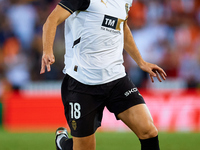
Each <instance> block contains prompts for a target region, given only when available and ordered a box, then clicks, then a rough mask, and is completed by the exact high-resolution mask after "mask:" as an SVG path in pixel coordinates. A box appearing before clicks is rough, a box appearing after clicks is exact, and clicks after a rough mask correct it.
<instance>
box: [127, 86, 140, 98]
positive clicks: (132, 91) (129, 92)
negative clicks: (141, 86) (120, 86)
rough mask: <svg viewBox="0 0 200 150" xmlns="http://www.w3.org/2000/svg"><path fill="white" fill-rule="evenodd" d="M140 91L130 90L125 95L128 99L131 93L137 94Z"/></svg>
mask: <svg viewBox="0 0 200 150" xmlns="http://www.w3.org/2000/svg"><path fill="white" fill-rule="evenodd" d="M137 91H138V89H137V88H132V89H130V90H128V91H127V92H125V93H124V95H125V96H126V97H127V96H129V95H130V94H131V93H134V92H137Z"/></svg>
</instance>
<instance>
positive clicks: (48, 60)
mask: <svg viewBox="0 0 200 150" xmlns="http://www.w3.org/2000/svg"><path fill="white" fill-rule="evenodd" d="M54 62H55V57H54V55H53V54H45V53H43V55H42V62H41V70H40V74H43V73H45V67H46V68H47V71H48V72H49V71H51V65H52V64H53V63H54Z"/></svg>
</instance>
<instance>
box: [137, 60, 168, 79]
mask: <svg viewBox="0 0 200 150" xmlns="http://www.w3.org/2000/svg"><path fill="white" fill-rule="evenodd" d="M140 68H141V69H142V70H143V71H145V72H147V73H149V76H150V78H151V81H152V82H154V79H153V77H157V79H158V81H160V82H162V80H161V78H162V79H163V80H166V76H167V74H166V73H165V71H164V70H163V69H162V68H160V67H159V66H157V65H155V64H151V63H148V62H144V63H143V64H142V65H141V66H140ZM160 76H161V78H160Z"/></svg>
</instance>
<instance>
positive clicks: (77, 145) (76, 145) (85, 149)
mask: <svg viewBox="0 0 200 150" xmlns="http://www.w3.org/2000/svg"><path fill="white" fill-rule="evenodd" d="M95 148H96V139H95V134H92V135H90V136H86V137H73V150H95Z"/></svg>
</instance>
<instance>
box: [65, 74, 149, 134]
mask: <svg viewBox="0 0 200 150" xmlns="http://www.w3.org/2000/svg"><path fill="white" fill-rule="evenodd" d="M61 92H62V101H63V105H64V108H65V116H66V119H67V122H68V125H69V127H70V129H71V135H72V136H75V137H85V136H89V135H91V134H93V133H94V132H95V131H96V129H97V128H98V127H100V126H101V120H102V115H103V109H104V107H105V106H106V107H107V109H108V110H109V111H110V112H112V113H114V114H115V116H116V118H117V115H118V114H119V113H121V112H123V111H125V110H127V109H128V108H130V107H132V106H134V105H137V104H142V103H145V102H144V99H143V97H142V96H141V94H140V93H139V91H138V89H137V88H136V87H135V85H134V84H133V83H132V82H131V80H130V79H129V77H128V76H127V75H126V76H125V77H123V78H120V79H118V80H115V81H112V82H109V83H106V84H101V85H85V84H82V83H80V82H78V81H77V80H75V79H73V78H72V77H70V76H69V75H66V76H65V78H64V80H63V83H62V89H61Z"/></svg>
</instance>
